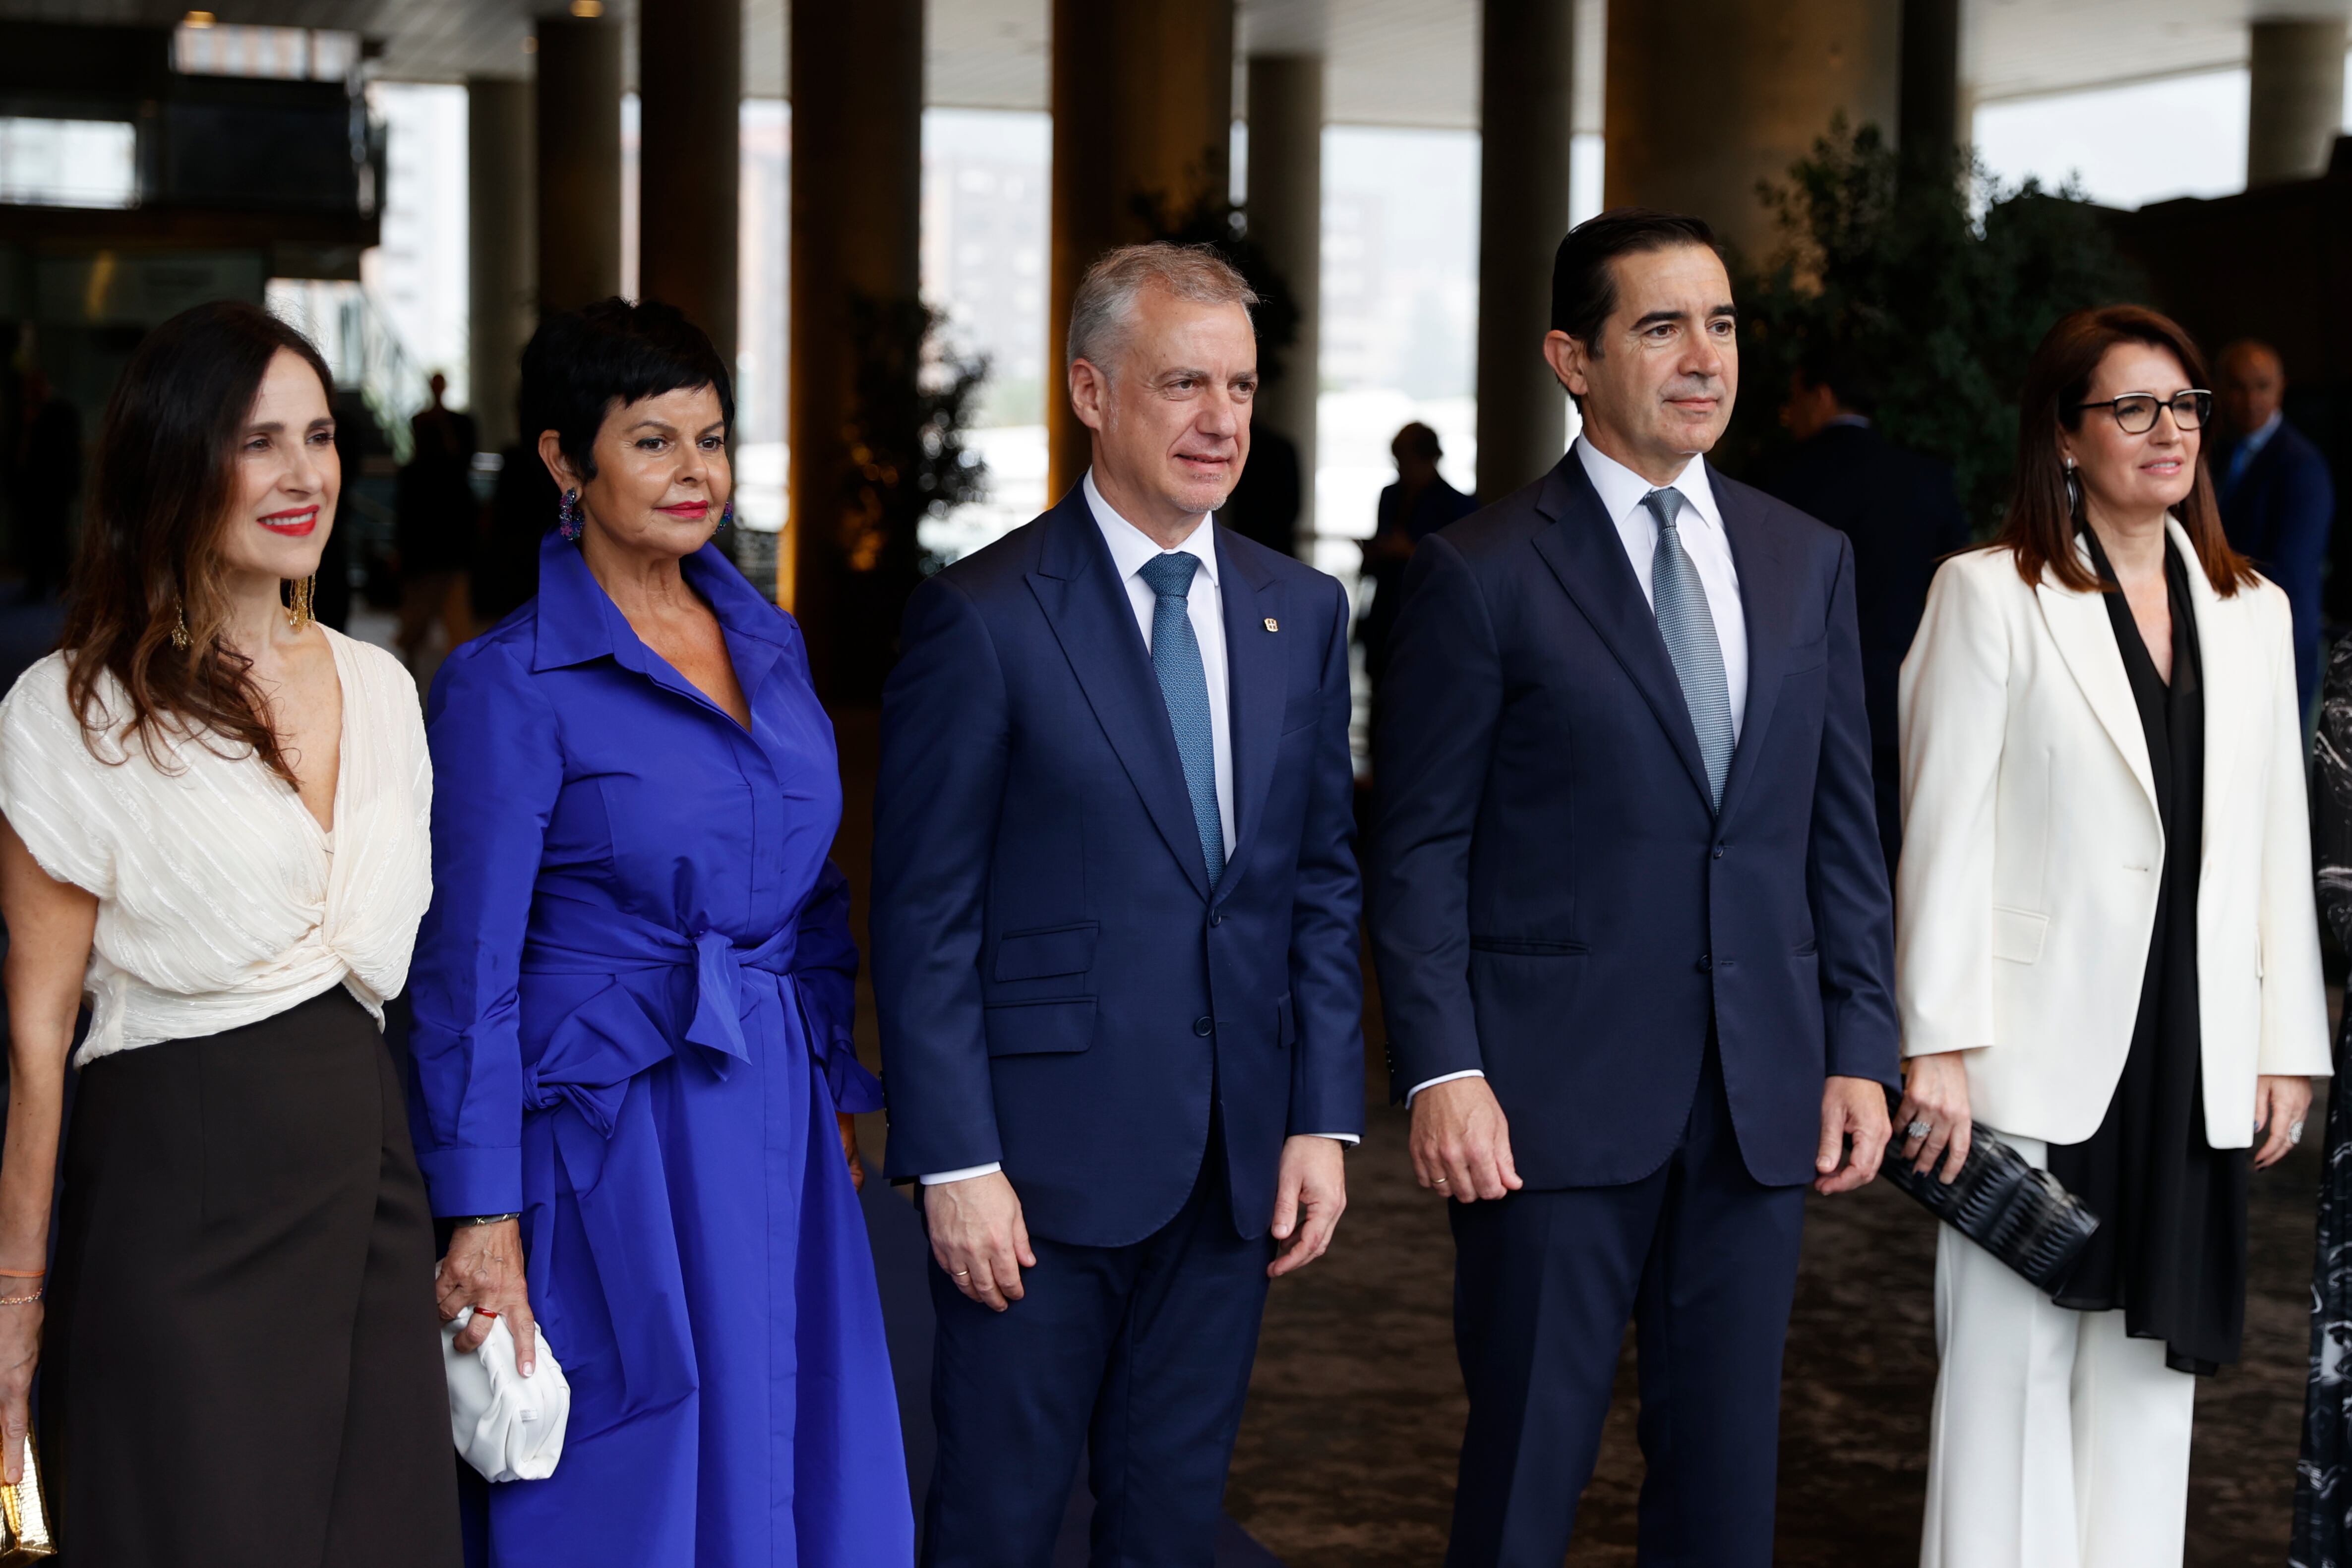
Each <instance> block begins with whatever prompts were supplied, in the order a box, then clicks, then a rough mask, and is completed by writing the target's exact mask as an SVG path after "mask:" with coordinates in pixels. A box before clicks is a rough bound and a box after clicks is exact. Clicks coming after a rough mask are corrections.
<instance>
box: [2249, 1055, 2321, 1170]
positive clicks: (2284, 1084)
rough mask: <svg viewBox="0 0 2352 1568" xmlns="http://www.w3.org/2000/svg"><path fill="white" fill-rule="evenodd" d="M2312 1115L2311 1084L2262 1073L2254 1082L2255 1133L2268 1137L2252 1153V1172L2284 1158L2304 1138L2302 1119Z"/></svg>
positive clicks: (2307, 1081)
mask: <svg viewBox="0 0 2352 1568" xmlns="http://www.w3.org/2000/svg"><path fill="white" fill-rule="evenodd" d="M2309 1114H2311V1080H2310V1079H2308V1078H2284V1077H2280V1076H2278V1075H2277V1074H2274V1073H2269V1072H2265V1073H2263V1075H2262V1076H2261V1077H2259V1078H2257V1079H2255V1080H2254V1131H2255V1132H2257V1133H2267V1134H2269V1136H2267V1137H2265V1138H2264V1139H2263V1144H2262V1147H2261V1148H2259V1149H2257V1150H2255V1151H2254V1168H2255V1169H2256V1170H2258V1171H2264V1170H2268V1169H2270V1168H2271V1166H2274V1165H2276V1164H2278V1163H2279V1161H2281V1160H2283V1159H2284V1158H2286V1152H2287V1151H2288V1150H2289V1149H2292V1148H2293V1147H2294V1145H2296V1144H2297V1143H2298V1142H2300V1141H2301V1140H2302V1137H2303V1119H2304V1118H2305V1116H2308V1115H2309Z"/></svg>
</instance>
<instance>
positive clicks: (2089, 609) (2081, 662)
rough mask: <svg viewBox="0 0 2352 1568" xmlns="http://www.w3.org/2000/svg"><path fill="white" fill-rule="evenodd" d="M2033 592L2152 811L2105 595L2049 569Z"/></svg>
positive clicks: (2133, 707)
mask: <svg viewBox="0 0 2352 1568" xmlns="http://www.w3.org/2000/svg"><path fill="white" fill-rule="evenodd" d="M2033 594H2034V597H2035V598H2036V599H2037V600H2039V601H2041V604H2042V624H2044V625H2046V626H2047V627H2049V628H2050V640H2051V641H2052V642H2053V643H2057V644H2058V653H2059V655H2060V656H2061V657H2062V658H2063V659H2064V660H2065V661H2066V668H2067V670H2068V671H2069V672H2070V673H2071V674H2073V675H2074V684H2075V685H2077V686H2078V687H2080V688H2081V689H2082V693H2083V697H2084V701H2086V702H2088V703H2089V704H2090V705H2091V711H2092V712H2093V713H2095V714H2096V715H2097V716H2098V718H2099V723H2100V725H2101V726H2102V727H2104V728H2105V730H2106V732H2107V738H2108V739H2110V740H2112V741H2114V742H2115V746H2116V750H2117V751H2119V752H2121V753H2123V758H2124V762H2125V765H2126V766H2127V767H2129V768H2131V774H2132V777H2133V778H2135V779H2138V780H2139V787H2140V791H2141V793H2143V794H2145V795H2146V796H2147V807H2148V810H2150V811H2154V810H2156V779H2155V778H2154V777H2153V776H2152V775H2151V774H2150V773H2149V772H2148V768H2147V731H2146V730H2144V729H2142V728H2141V727H2140V722H2139V704H2138V703H2137V701H2136V700H2134V698H2133V696H2132V689H2131V676H2130V675H2129V674H2126V673H2125V670H2124V656H2123V653H2121V652H2120V651H2119V650H2118V649H2117V648H2116V629H2115V623H2114V622H2112V621H2110V620H2108V618H2107V596H2106V595H2105V593H2102V592H2098V591H2092V592H2089V593H2077V592H2075V591H2074V590H2072V589H2069V588H2062V587H2060V586H2059V585H2058V584H2057V583H2055V582H2053V580H2051V579H2050V577H2049V575H2048V574H2047V573H2046V572H2045V573H2044V574H2043V576H2042V580H2041V581H2040V582H2039V583H2037V584H2035V585H2034V590H2033ZM2209 747H2210V741H2209Z"/></svg>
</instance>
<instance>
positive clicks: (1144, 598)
mask: <svg viewBox="0 0 2352 1568" xmlns="http://www.w3.org/2000/svg"><path fill="white" fill-rule="evenodd" d="M1079 486H1080V487H1081V488H1082V489H1084V490H1085V491H1086V495H1087V509H1088V510H1090V511H1092V512H1093V513H1094V517H1095V527H1097V528H1100V529H1101V530H1102V537H1103V543H1105V544H1106V545H1108V546H1109V547H1110V559H1111V564H1112V565H1113V566H1114V567H1116V568H1117V569H1118V580H1119V581H1120V583H1122V584H1123V585H1124V586H1125V587H1126V589H1127V600H1128V602H1129V604H1131V605H1133V606H1134V607H1135V623H1136V627H1137V629H1138V630H1139V631H1140V632H1142V633H1143V649H1144V652H1145V653H1150V651H1151V619H1152V617H1153V616H1154V615H1156V614H1157V613H1159V609H1160V595H1159V594H1158V593H1156V592H1154V591H1152V588H1151V585H1150V583H1147V582H1145V581H1144V580H1143V575H1142V573H1143V568H1144V566H1145V565H1146V564H1147V563H1149V562H1150V560H1152V559H1154V558H1155V557H1158V556H1162V555H1173V554H1175V553H1177V551H1181V552H1183V553H1184V554H1186V555H1189V556H1193V557H1195V558H1197V559H1199V560H1200V563H1201V566H1200V570H1197V571H1195V572H1193V574H1192V591H1191V592H1190V593H1189V594H1187V595H1186V597H1185V600H1184V610H1185V612H1186V613H1187V614H1189V615H1190V616H1191V617H1192V640H1193V641H1194V642H1196V643H1199V644H1200V645H1201V673H1202V674H1203V675H1205V676H1206V677H1208V682H1209V738H1210V747H1211V749H1212V750H1213V752H1214V753H1215V756H1216V763H1217V821H1218V824H1219V825H1220V826H1221V827H1222V828H1223V830H1224V834H1225V853H1226V855H1227V856H1228V857H1230V856H1231V855H1232V854H1233V852H1234V742H1233V733H1232V728H1233V727H1232V723H1231V720H1230V717H1229V716H1230V714H1231V713H1232V710H1233V682H1232V680H1231V678H1230V677H1229V676H1228V674H1227V673H1226V664H1225V601H1224V600H1223V598H1221V597H1220V596H1219V595H1218V592H1217V530H1216V529H1214V528H1211V527H1210V526H1209V514H1208V513H1206V512H1203V513H1202V514H1201V517H1200V520H1199V521H1197V522H1195V523H1194V524H1193V525H1192V532H1191V533H1189V534H1187V535H1185V536H1184V541H1183V542H1182V543H1181V544H1180V545H1178V546H1177V547H1176V549H1175V550H1163V549H1160V543H1159V541H1158V540H1156V539H1154V538H1152V537H1151V536H1150V535H1149V534H1147V533H1145V532H1144V531H1143V530H1142V529H1141V528H1137V527H1136V526H1135V525H1134V524H1133V523H1130V522H1129V521H1128V520H1127V519H1126V518H1125V517H1120V516H1119V515H1118V513H1117V512H1115V511H1113V510H1112V509H1111V506H1110V503H1109V502H1108V501H1106V500H1104V499H1103V497H1102V492H1101V491H1100V490H1097V488H1095V474H1094V470H1093V469H1091V468H1089V469H1087V476H1086V477H1085V478H1084V479H1083V480H1081V481H1079ZM1315 1136H1317V1137H1322V1138H1337V1139H1338V1140H1339V1142H1341V1143H1343V1144H1352V1143H1355V1142H1357V1141H1358V1140H1357V1138H1356V1135H1355V1134H1352V1133H1318V1134H1315ZM1003 1168H1004V1167H1003V1166H1001V1165H998V1164H996V1163H995V1162H993V1161H992V1162H990V1163H989V1164H987V1165H984V1166H970V1167H969V1168H967V1169H964V1170H954V1171H941V1172H940V1173H939V1174H938V1175H937V1176H925V1177H923V1185H924V1186H940V1184H942V1183H945V1182H951V1181H963V1180H966V1179H968V1178H970V1177H972V1176H993V1175H995V1174H996V1173H997V1172H998V1171H1000V1170H1002V1169H1003Z"/></svg>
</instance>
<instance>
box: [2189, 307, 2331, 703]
mask: <svg viewBox="0 0 2352 1568" xmlns="http://www.w3.org/2000/svg"><path fill="white" fill-rule="evenodd" d="M2213 390H2214V392H2216V393H2217V394H2218V395H2217V397H2216V398H2215V401H2216V402H2218V403H2219V404H2220V405H2221V408H2220V412H2221V434H2222V436H2223V441H2222V442H2221V443H2220V444H2217V446H2216V449H2215V451H2214V453H2213V455H2212V457H2211V466H2212V472H2213V481H2214V490H2215V492H2216V494H2217V495H2218V496H2219V497H2220V499H2221V526H2222V528H2225V529H2227V530H2228V532H2229V536H2230V546H2231V549H2235V550H2236V551H2237V552H2238V553H2239V554H2241V555H2242V556H2245V557H2246V558H2247V559H2250V560H2252V562H2253V563H2254V568H2255V570H2258V571H2260V572H2261V573H2262V574H2263V576H2264V577H2267V578H2269V579H2270V580H2272V581H2273V582H2275V583H2277V584H2278V585H2279V586H2280V587H2281V588H2283V589H2284V590H2286V601H2287V603H2288V604H2289V605H2291V606H2293V607H2294V689H2295V700H2296V701H2297V702H2298V703H2300V704H2301V705H2302V706H2301V709H2300V711H2301V712H2303V713H2305V714H2306V715H2308V714H2309V713H2310V712H2311V703H2312V698H2313V697H2314V696H2315V695H2317V692H2318V689H2319V591H2320V586H2321V584H2322V582H2323V580H2325V579H2326V573H2327V541H2328V535H2329V534H2330V533H2331V532H2332V531H2333V529H2334V528H2335V523H2336V481H2335V479H2334V478H2333V477H2332V476H2330V475H2329V473H2328V470H2327V459H2326V457H2323V456H2322V455H2320V451H2319V448H2318V447H2317V446H2315V445H2314V444H2312V441H2311V438H2310V437H2309V436H2307V435H2305V434H2304V433H2303V432H2301V431H2300V430H2297V429H2296V428H2295V427H2294V425H2292V424H2289V423H2287V422H2286V413H2285V409H2284V404H2285V401H2286V368H2285V366H2284V364H2283V363H2281V361H2280V360H2279V356H2278V350H2275V349H2273V348H2272V347H2271V346H2270V345H2269V344H2268V343H2263V342H2257V341H2256V340H2253V339H2252V338H2241V339H2239V340H2237V341H2236V342H2234V343H2231V345H2230V346H2229V347H2228V348H2226V349H2223V350H2221V359H2220V360H2219V361H2217V362H2216V365H2215V379H2214V382H2213Z"/></svg>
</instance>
